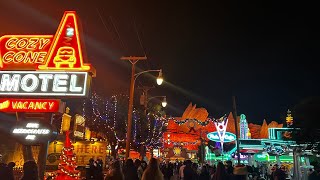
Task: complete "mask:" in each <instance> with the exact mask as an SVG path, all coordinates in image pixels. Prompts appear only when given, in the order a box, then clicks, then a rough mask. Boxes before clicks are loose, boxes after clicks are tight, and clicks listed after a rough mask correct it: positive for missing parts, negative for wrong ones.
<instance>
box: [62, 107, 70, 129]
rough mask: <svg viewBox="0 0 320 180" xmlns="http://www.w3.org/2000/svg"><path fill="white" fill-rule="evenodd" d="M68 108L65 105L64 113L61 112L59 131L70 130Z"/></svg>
mask: <svg viewBox="0 0 320 180" xmlns="http://www.w3.org/2000/svg"><path fill="white" fill-rule="evenodd" d="M69 111H70V109H69V108H68V107H67V108H66V113H63V115H62V122H61V131H60V133H62V132H66V131H69V130H70V121H71V116H70V115H69V114H68V113H69Z"/></svg>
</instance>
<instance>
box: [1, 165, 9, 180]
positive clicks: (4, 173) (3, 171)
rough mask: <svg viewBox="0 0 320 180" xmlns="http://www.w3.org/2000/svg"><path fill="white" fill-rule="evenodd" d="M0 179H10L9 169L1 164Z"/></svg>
mask: <svg viewBox="0 0 320 180" xmlns="http://www.w3.org/2000/svg"><path fill="white" fill-rule="evenodd" d="M0 178H1V179H2V178H3V179H6V178H8V167H7V164H5V163H0Z"/></svg>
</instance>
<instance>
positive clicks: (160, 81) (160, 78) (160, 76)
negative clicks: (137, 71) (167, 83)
mask: <svg viewBox="0 0 320 180" xmlns="http://www.w3.org/2000/svg"><path fill="white" fill-rule="evenodd" d="M162 82H163V77H162V69H160V71H159V75H158V77H157V84H158V85H161V84H162Z"/></svg>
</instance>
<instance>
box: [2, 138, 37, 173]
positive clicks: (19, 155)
mask: <svg viewBox="0 0 320 180" xmlns="http://www.w3.org/2000/svg"><path fill="white" fill-rule="evenodd" d="M39 151H40V147H39V146H32V157H33V159H34V160H35V161H36V162H37V161H38V156H39ZM9 162H14V163H16V166H15V167H18V168H22V167H23V164H24V159H23V152H22V145H21V144H18V143H16V145H15V151H14V152H12V153H9V157H8V161H7V163H9Z"/></svg>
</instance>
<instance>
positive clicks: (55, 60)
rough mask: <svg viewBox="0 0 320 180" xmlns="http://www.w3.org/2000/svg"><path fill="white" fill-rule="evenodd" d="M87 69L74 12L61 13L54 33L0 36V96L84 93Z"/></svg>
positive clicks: (86, 87) (87, 77)
mask: <svg viewBox="0 0 320 180" xmlns="http://www.w3.org/2000/svg"><path fill="white" fill-rule="evenodd" d="M90 72H94V70H93V68H92V67H91V65H90V64H86V63H84V57H83V53H82V47H81V41H80V33H79V28H78V20H77V16H76V13H75V12H74V11H66V12H65V13H64V16H63V18H62V20H61V23H60V25H59V27H58V30H57V32H56V34H55V35H4V36H2V37H0V95H9V96H10V95H14V96H34V95H36V96H85V95H86V91H87V89H88V87H89V83H90V79H91V75H92V74H90ZM93 76H94V74H93Z"/></svg>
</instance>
